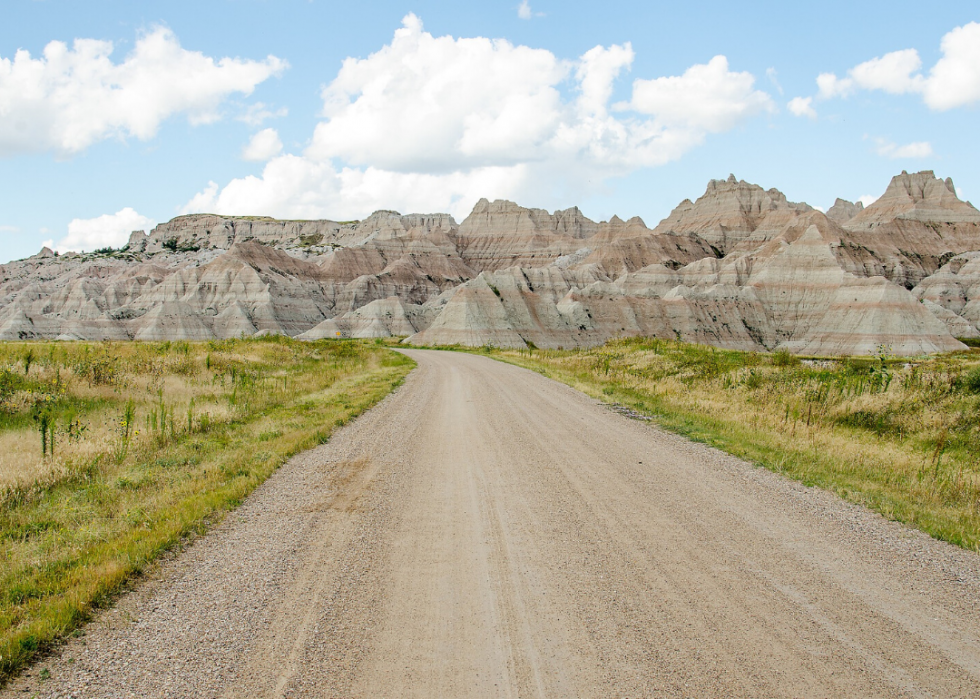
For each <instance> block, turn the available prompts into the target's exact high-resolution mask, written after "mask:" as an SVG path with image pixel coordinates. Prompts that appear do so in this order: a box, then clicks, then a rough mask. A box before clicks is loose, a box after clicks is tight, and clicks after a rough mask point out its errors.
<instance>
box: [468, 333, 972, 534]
mask: <svg viewBox="0 0 980 699" xmlns="http://www.w3.org/2000/svg"><path fill="white" fill-rule="evenodd" d="M483 351H484V352H486V353H487V354H489V355H490V356H492V357H495V358H497V359H502V360H505V361H508V362H511V363H514V364H518V365H520V366H524V367H528V368H530V369H534V370H535V371H538V372H540V373H542V374H544V375H546V376H549V377H552V378H554V379H557V380H559V381H563V382H564V383H566V384H569V385H570V386H573V387H574V388H577V389H579V390H582V391H584V392H585V393H588V394H590V395H592V396H594V397H596V398H600V399H602V400H604V401H607V402H615V403H620V404H622V405H624V406H628V407H630V408H632V409H634V410H637V411H639V412H641V413H644V414H647V415H651V416H653V417H654V418H655V420H656V421H657V422H658V423H659V424H660V425H662V426H664V427H666V428H667V429H669V430H673V431H675V432H679V433H681V434H684V435H686V436H688V437H690V438H692V439H695V440H698V441H703V442H707V443H709V444H711V445H714V446H717V447H719V448H720V449H723V450H725V451H727V452H729V453H732V454H735V455H737V456H740V457H742V458H745V459H748V460H750V461H753V462H755V463H758V464H760V465H762V466H765V467H766V468H769V469H772V470H774V471H778V472H780V473H784V474H786V475H788V476H790V477H792V478H796V479H798V480H800V481H802V482H804V483H806V484H808V485H815V486H819V487H821V488H825V489H828V490H831V491H833V492H836V493H838V494H839V495H840V496H842V497H844V498H846V499H848V500H851V501H853V502H857V503H861V504H864V505H866V506H868V507H870V508H872V509H874V510H877V511H878V512H880V513H882V514H883V515H885V516H886V517H889V518H891V519H896V520H899V521H902V522H906V523H908V524H911V525H913V526H915V527H918V528H919V529H922V530H923V531H925V532H927V533H929V534H930V535H932V536H934V537H936V538H939V539H943V540H946V541H949V542H952V543H954V544H957V545H959V546H962V547H965V548H968V549H972V550H976V551H978V552H980V351H977V350H973V351H969V352H961V353H955V354H949V355H944V356H939V357H934V358H929V359H914V360H905V359H897V358H893V357H889V356H887V355H886V354H885V353H884V351H883V352H882V353H881V354H880V356H878V357H874V358H851V359H840V360H816V359H815V360H805V359H804V360H801V359H799V358H797V357H794V356H792V355H789V354H786V353H775V354H756V353H746V352H734V351H725V350H718V349H714V348H711V347H704V346H699V345H690V344H684V343H680V342H672V341H665V340H656V339H649V338H634V339H628V340H620V341H614V342H610V343H608V344H606V345H604V346H602V347H597V348H593V349H587V350H570V351H547V350H533V351H527V350H525V351H505V350H497V349H493V348H487V349H485V350H483Z"/></svg>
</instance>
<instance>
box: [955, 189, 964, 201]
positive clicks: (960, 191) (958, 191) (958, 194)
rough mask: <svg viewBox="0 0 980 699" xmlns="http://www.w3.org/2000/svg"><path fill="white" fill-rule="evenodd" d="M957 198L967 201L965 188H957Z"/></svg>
mask: <svg viewBox="0 0 980 699" xmlns="http://www.w3.org/2000/svg"><path fill="white" fill-rule="evenodd" d="M956 196H958V197H959V198H960V199H962V200H963V201H966V194H964V193H963V188H962V187H957V188H956Z"/></svg>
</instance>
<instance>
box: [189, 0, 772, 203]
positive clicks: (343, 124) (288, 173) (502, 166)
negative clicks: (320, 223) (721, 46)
mask: <svg viewBox="0 0 980 699" xmlns="http://www.w3.org/2000/svg"><path fill="white" fill-rule="evenodd" d="M633 59H634V53H633V49H632V47H631V46H630V45H629V44H624V45H621V46H617V45H614V46H609V47H603V46H597V47H595V48H593V49H591V50H590V51H588V52H586V53H585V54H584V55H583V56H581V57H580V58H579V59H577V60H574V61H566V60H560V59H559V58H557V57H556V56H555V55H554V54H552V53H551V52H550V51H546V50H542V49H533V48H529V47H527V46H516V45H514V44H511V43H510V42H508V41H506V40H503V39H496V40H491V39H487V38H482V37H476V38H459V39H456V38H453V37H450V36H444V37H434V36H432V35H431V34H429V33H427V32H425V31H424V30H423V27H422V22H421V21H420V20H419V19H418V18H417V17H416V16H415V15H411V14H410V15H408V16H406V17H405V19H404V20H403V26H402V27H401V28H399V29H398V30H397V31H396V32H395V35H394V38H393V40H392V41H391V42H390V43H389V44H388V45H386V46H384V47H382V48H381V49H380V50H379V51H377V52H375V53H373V54H371V55H369V56H368V57H366V58H360V59H357V58H348V59H347V60H345V61H344V63H343V65H342V67H341V69H340V71H339V72H338V74H337V75H336V77H335V78H334V79H333V80H332V81H331V82H330V83H329V84H328V85H327V86H326V87H325V88H324V90H323V93H322V97H323V101H324V108H323V116H324V120H323V121H321V123H319V124H318V125H317V127H316V129H315V131H314V134H313V138H312V139H311V141H310V145H309V147H308V148H307V149H306V150H305V152H303V153H302V154H289V155H281V156H278V157H275V158H273V159H272V160H270V161H269V162H268V163H267V164H266V166H265V168H264V170H263V173H262V176H261V177H246V178H242V179H236V180H233V181H232V182H230V183H229V184H227V185H226V186H224V187H219V186H218V185H217V184H214V183H212V184H211V185H210V186H209V187H208V188H207V189H206V190H204V191H202V192H201V193H199V194H198V195H197V196H196V197H194V199H192V200H191V201H190V202H189V203H188V204H187V207H186V211H187V212H191V211H212V212H215V213H242V214H244V213H262V214H270V215H277V216H291V217H304V216H333V217H340V218H360V217H362V216H365V215H367V214H368V213H370V212H371V211H372V210H373V209H374V208H399V209H401V210H414V211H419V210H423V211H426V210H436V209H441V210H447V211H449V212H450V213H453V214H454V215H457V214H463V215H465V214H466V213H468V212H469V208H470V207H472V205H473V204H474V203H475V202H476V200H477V199H478V198H480V197H482V196H486V197H491V198H493V197H507V198H514V197H515V196H521V197H528V198H530V197H534V198H535V201H536V202H538V203H549V202H553V201H555V200H556V199H564V200H567V199H568V198H569V197H570V196H572V195H575V196H579V195H581V193H584V192H586V191H590V190H592V189H594V188H597V187H602V186H603V182H604V181H605V180H606V179H608V178H609V177H613V176H618V175H625V174H627V173H629V172H631V171H632V170H635V169H636V168H640V167H652V166H656V165H661V164H663V163H666V162H669V161H671V160H675V159H677V158H679V157H681V156H683V155H684V154H685V153H686V152H687V151H689V150H690V149H691V148H693V147H695V146H697V145H699V144H700V143H702V142H703V141H704V139H705V138H706V136H707V135H708V134H711V133H720V132H723V131H727V130H729V129H731V128H734V127H735V126H736V125H738V124H739V123H741V122H742V121H743V120H745V119H747V118H750V117H752V116H754V115H757V114H759V113H762V112H766V111H771V110H773V109H774V106H773V103H772V100H771V99H770V97H769V96H768V95H767V94H765V93H764V92H760V91H757V90H755V89H754V87H753V86H754V82H755V79H754V77H753V76H752V75H751V74H749V73H738V72H731V71H729V69H728V61H727V60H726V59H725V57H724V56H717V57H715V58H714V59H712V60H711V61H710V62H709V63H708V64H706V65H695V66H693V67H691V68H690V69H689V70H687V71H686V72H685V73H684V74H683V75H681V76H676V77H665V78H658V79H655V80H636V81H635V82H634V83H633V85H632V88H633V89H632V99H631V100H630V101H628V102H624V103H621V104H617V105H615V108H614V109H611V108H610V100H611V99H612V95H613V93H614V86H615V82H616V80H617V79H618V78H619V77H620V76H621V75H622V74H623V73H624V71H628V70H629V69H630V66H631V65H632V62H633ZM564 95H568V96H567V97H566V96H564Z"/></svg>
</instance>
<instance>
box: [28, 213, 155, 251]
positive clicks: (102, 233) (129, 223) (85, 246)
mask: <svg viewBox="0 0 980 699" xmlns="http://www.w3.org/2000/svg"><path fill="white" fill-rule="evenodd" d="M154 225H155V224H154V221H153V220H152V219H149V218H147V217H146V216H141V215H140V214H138V213H136V211H134V210H133V209H131V208H129V207H128V206H127V207H126V208H125V209H121V210H120V211H117V212H116V213H114V214H104V215H102V216H98V217H96V218H87V219H85V218H76V219H72V221H71V223H69V224H68V235H67V236H65V237H64V238H62V239H61V240H59V241H58V243H57V246H56V247H55V249H56V250H57V251H58V252H68V251H69V250H74V251H76V252H79V251H82V250H98V249H99V248H104V247H114V248H118V247H122V246H123V245H125V244H126V242H127V241H128V240H129V234H130V233H132V232H133V231H137V230H149V229H151V228H153V226H154ZM45 245H46V246H47V247H52V245H53V243H51V241H46V243H45Z"/></svg>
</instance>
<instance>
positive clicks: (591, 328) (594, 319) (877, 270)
mask: <svg viewBox="0 0 980 699" xmlns="http://www.w3.org/2000/svg"><path fill="white" fill-rule="evenodd" d="M273 333H281V334H286V335H292V336H296V337H300V338H304V339H320V338H336V337H389V336H409V341H411V342H413V343H417V344H455V343H459V344H466V345H483V344H493V345H498V346H510V347H515V346H516V347H520V346H526V345H528V344H532V343H533V344H534V345H536V346H538V347H580V346H592V345H596V344H600V343H602V342H604V341H606V340H608V339H610V338H614V337H620V336H627V335H648V336H657V337H667V338H681V339H684V340H688V341H692V342H701V343H706V344H711V345H715V346H719V347H730V348H738V349H745V350H774V349H778V348H785V349H788V350H791V351H794V352H798V353H803V354H813V355H836V354H867V353H874V352H878V351H881V350H882V349H885V350H887V351H891V352H893V353H895V354H901V355H915V354H924V353H932V352H941V351H948V350H953V349H959V348H962V347H963V345H962V344H961V343H960V342H959V341H958V340H957V339H956V338H958V337H959V338H973V337H980V212H978V211H977V210H976V209H974V208H973V206H972V205H970V204H969V203H968V202H963V201H961V200H960V199H959V198H958V197H957V196H956V193H955V188H954V187H953V185H952V182H951V181H949V180H945V181H944V180H940V179H937V178H936V177H935V176H934V175H933V173H932V172H928V171H927V172H920V173H916V174H912V175H910V174H908V173H902V174H901V175H899V176H897V177H895V178H894V179H893V180H892V182H891V184H890V185H889V187H888V189H887V190H886V192H885V194H884V195H883V196H882V197H881V198H880V199H879V200H878V201H876V202H875V203H874V204H872V205H870V206H869V207H867V208H864V207H863V206H862V205H860V204H852V203H850V202H847V201H844V200H841V199H838V200H837V202H835V204H834V206H833V207H831V209H830V210H828V212H827V214H826V215H825V214H823V213H820V212H819V211H817V210H815V209H813V208H811V207H810V206H808V205H806V204H798V203H793V202H789V201H787V199H786V197H785V196H783V195H782V194H781V193H780V192H779V191H778V190H775V189H769V190H764V189H762V188H761V187H759V186H757V185H753V184H749V183H746V182H744V181H739V180H736V179H735V178H734V177H729V178H728V179H727V180H713V181H711V182H710V183H709V185H708V187H707V190H706V192H705V194H704V195H703V196H701V197H700V198H698V199H697V200H696V201H695V202H691V201H690V200H686V201H684V202H682V203H681V204H680V205H679V206H678V207H677V208H675V209H674V211H672V212H671V214H670V215H669V216H668V217H667V218H666V219H664V220H663V221H661V222H660V224H659V225H657V226H656V227H655V228H654V229H652V230H651V229H650V228H648V227H647V226H646V224H645V223H644V222H643V221H642V220H641V219H639V218H632V219H630V220H628V221H623V220H622V219H619V218H618V217H613V218H612V219H611V220H609V221H603V222H594V221H591V220H589V219H588V218H586V217H585V216H584V215H583V214H582V212H581V211H579V210H578V209H577V208H572V209H566V210H564V211H557V212H555V213H554V214H549V213H548V212H546V211H543V210H540V209H527V208H524V207H521V206H518V205H516V204H514V203H511V202H506V201H495V202H490V201H487V200H481V201H480V202H478V203H477V205H476V206H475V207H474V209H473V212H472V213H471V214H470V216H468V217H467V218H466V219H465V220H464V221H463V222H462V223H459V224H457V222H456V221H454V220H453V218H452V217H450V216H448V215H446V214H431V215H420V214H413V215H407V216H403V215H401V214H398V213H397V212H392V211H379V212H376V213H374V214H372V215H371V216H370V217H368V218H367V219H365V220H364V221H359V222H336V221H278V220H275V219H269V218H255V217H249V218H234V217H221V216H212V215H194V216H181V217H178V218H176V219H174V220H172V221H170V222H168V223H165V224H161V225H160V226H157V228H155V229H154V230H153V231H151V232H150V233H149V234H148V235H147V234H144V233H143V232H141V231H137V232H134V233H133V235H132V236H131V237H130V241H129V245H128V246H127V247H126V248H124V249H123V250H121V251H116V252H113V253H111V254H91V253H90V254H77V253H68V254H65V255H60V256H57V255H55V254H54V253H52V252H51V251H50V250H47V249H45V250H42V252H41V253H39V254H38V255H35V256H33V257H31V258H28V259H26V260H20V261H16V262H11V263H9V264H6V265H2V266H0V339H6V340H17V339H30V338H52V339H54V338H57V339H63V340H69V339H86V340H116V339H144V340H162V339H168V340H173V339H195V340H200V339H212V338H229V337H242V336H246V337H249V336H253V335H267V334H273Z"/></svg>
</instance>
